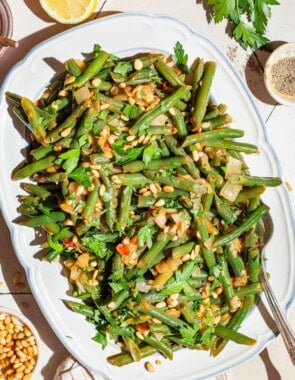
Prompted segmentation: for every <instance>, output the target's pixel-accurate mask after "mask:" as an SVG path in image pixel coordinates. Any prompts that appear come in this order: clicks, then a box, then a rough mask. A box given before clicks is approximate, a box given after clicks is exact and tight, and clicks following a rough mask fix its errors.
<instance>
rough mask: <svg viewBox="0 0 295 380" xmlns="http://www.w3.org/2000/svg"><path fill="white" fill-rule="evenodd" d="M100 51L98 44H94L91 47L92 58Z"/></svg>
mask: <svg viewBox="0 0 295 380" xmlns="http://www.w3.org/2000/svg"><path fill="white" fill-rule="evenodd" d="M100 51H101V46H100V44H94V46H93V54H94V57H96V56H97V54H98V53H99V52H100Z"/></svg>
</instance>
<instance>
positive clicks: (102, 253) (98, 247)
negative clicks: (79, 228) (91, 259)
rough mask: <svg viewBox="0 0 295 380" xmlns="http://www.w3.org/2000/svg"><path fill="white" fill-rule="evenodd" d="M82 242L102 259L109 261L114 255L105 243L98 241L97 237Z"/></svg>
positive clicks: (86, 238) (88, 237)
mask: <svg viewBox="0 0 295 380" xmlns="http://www.w3.org/2000/svg"><path fill="white" fill-rule="evenodd" d="M82 242H83V244H85V246H86V247H87V248H88V249H90V250H91V251H92V252H93V253H94V254H95V255H96V256H98V257H100V258H101V259H108V258H109V257H110V256H111V255H112V250H111V249H109V248H108V247H107V246H106V244H105V243H104V242H102V241H101V240H99V239H97V238H96V236H95V235H92V236H86V237H84V238H82Z"/></svg>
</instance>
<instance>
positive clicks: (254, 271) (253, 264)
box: [248, 248, 260, 282]
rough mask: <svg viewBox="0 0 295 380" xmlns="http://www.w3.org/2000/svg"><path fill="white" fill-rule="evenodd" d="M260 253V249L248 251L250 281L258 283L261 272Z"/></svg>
mask: <svg viewBox="0 0 295 380" xmlns="http://www.w3.org/2000/svg"><path fill="white" fill-rule="evenodd" d="M259 256H260V251H259V249H258V248H250V249H249V250H248V271H249V281H250V282H258V281H259V272H260V260H259Z"/></svg>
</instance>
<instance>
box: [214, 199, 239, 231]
mask: <svg viewBox="0 0 295 380" xmlns="http://www.w3.org/2000/svg"><path fill="white" fill-rule="evenodd" d="M214 204H215V207H216V210H217V212H218V214H219V215H220V216H221V217H222V219H223V220H224V221H225V222H226V223H228V224H233V223H235V221H236V220H237V219H238V215H237V213H236V211H235V209H232V208H231V206H230V205H229V204H228V203H227V202H226V201H225V200H223V199H221V198H220V197H218V195H217V194H214Z"/></svg>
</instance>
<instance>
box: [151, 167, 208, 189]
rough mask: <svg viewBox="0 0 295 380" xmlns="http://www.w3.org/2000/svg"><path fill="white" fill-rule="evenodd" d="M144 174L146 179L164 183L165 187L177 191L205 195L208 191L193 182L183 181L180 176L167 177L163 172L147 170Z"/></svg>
mask: <svg viewBox="0 0 295 380" xmlns="http://www.w3.org/2000/svg"><path fill="white" fill-rule="evenodd" d="M144 174H145V175H146V177H148V178H149V179H151V180H153V181H156V182H159V183H162V184H164V185H168V186H173V187H175V188H176V189H181V190H185V191H190V192H192V193H196V194H203V193H205V191H206V190H205V188H204V186H203V185H200V184H198V183H196V182H193V181H189V180H186V179H182V178H181V177H180V176H178V177H172V176H166V175H165V174H162V173H161V172H155V171H152V170H145V171H144Z"/></svg>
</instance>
